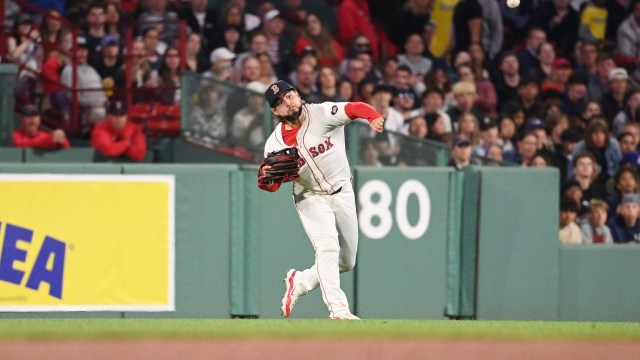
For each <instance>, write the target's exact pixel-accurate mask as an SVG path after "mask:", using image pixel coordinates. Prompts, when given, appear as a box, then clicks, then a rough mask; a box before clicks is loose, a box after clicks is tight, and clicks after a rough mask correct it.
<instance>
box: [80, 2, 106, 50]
mask: <svg viewBox="0 0 640 360" xmlns="http://www.w3.org/2000/svg"><path fill="white" fill-rule="evenodd" d="M104 14H105V11H104V5H102V4H101V3H98V2H94V3H91V4H90V5H89V9H88V10H87V13H86V15H85V22H84V25H85V38H86V39H87V49H89V59H91V61H92V62H93V61H95V60H96V59H98V58H99V57H100V42H101V41H102V38H103V37H104V36H105V35H106V34H107V33H106V31H105V26H104V24H105V15H104Z"/></svg>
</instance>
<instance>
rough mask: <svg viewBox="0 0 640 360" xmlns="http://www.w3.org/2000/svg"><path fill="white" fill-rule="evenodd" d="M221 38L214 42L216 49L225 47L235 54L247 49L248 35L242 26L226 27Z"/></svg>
mask: <svg viewBox="0 0 640 360" xmlns="http://www.w3.org/2000/svg"><path fill="white" fill-rule="evenodd" d="M220 36H221V38H220V39H219V40H218V41H215V42H213V46H214V47H216V48H217V47H225V48H227V49H229V50H231V52H233V53H238V54H239V53H242V52H244V51H245V50H246V48H247V44H248V41H247V35H246V34H245V33H244V32H243V31H242V27H241V26H240V25H225V26H224V27H223V28H222V32H221V34H220Z"/></svg>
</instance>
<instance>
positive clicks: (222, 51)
mask: <svg viewBox="0 0 640 360" xmlns="http://www.w3.org/2000/svg"><path fill="white" fill-rule="evenodd" d="M235 58H236V54H234V53H232V52H231V50H229V49H227V48H226V47H219V48H217V49H215V50H213V51H212V52H211V54H210V55H209V60H210V61H211V63H212V64H213V63H215V62H217V61H220V60H233V59H235Z"/></svg>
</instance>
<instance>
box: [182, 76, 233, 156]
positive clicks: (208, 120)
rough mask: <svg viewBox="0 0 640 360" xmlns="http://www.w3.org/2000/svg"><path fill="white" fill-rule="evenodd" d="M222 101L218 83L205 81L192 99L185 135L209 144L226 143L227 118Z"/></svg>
mask: <svg viewBox="0 0 640 360" xmlns="http://www.w3.org/2000/svg"><path fill="white" fill-rule="evenodd" d="M221 102H222V100H221V94H220V89H219V87H218V85H215V84H211V83H205V84H204V85H203V86H202V87H201V88H200V89H199V90H198V91H197V92H196V94H195V95H194V97H193V99H192V107H191V108H190V111H189V112H188V114H189V118H188V124H187V131H185V135H186V136H187V137H191V138H195V139H198V140H201V141H203V142H205V143H208V144H213V145H217V144H221V143H224V142H225V138H226V136H227V120H226V118H225V112H224V111H222V110H221V108H222V104H221Z"/></svg>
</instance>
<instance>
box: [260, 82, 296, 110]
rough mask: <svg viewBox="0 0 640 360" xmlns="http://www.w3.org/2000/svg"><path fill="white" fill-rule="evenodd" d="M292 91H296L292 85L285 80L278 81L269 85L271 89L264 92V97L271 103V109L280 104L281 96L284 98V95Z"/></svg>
mask: <svg viewBox="0 0 640 360" xmlns="http://www.w3.org/2000/svg"><path fill="white" fill-rule="evenodd" d="M291 90H295V89H294V88H293V86H291V84H289V83H288V82H286V81H284V80H278V81H276V82H274V83H273V84H271V85H269V88H268V89H267V91H265V92H264V97H265V99H267V102H268V103H269V105H270V106H271V107H274V106H276V103H277V102H278V99H279V98H280V96H282V94H284V93H286V92H287V91H291Z"/></svg>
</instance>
